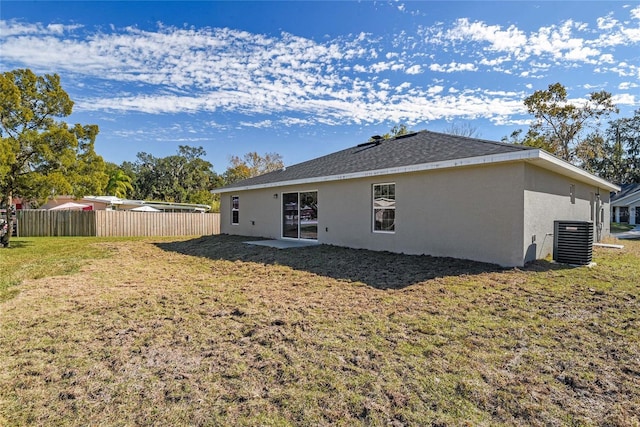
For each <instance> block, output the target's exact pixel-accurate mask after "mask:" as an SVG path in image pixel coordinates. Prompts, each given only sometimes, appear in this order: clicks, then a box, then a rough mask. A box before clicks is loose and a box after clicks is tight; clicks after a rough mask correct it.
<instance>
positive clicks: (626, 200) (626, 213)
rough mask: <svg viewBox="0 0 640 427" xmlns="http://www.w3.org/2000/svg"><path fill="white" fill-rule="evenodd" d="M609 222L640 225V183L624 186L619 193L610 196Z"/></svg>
mask: <svg viewBox="0 0 640 427" xmlns="http://www.w3.org/2000/svg"><path fill="white" fill-rule="evenodd" d="M611 220H612V221H613V222H618V223H625V224H632V225H640V183H636V184H625V185H623V186H622V189H621V190H620V192H619V193H617V194H615V195H613V196H611Z"/></svg>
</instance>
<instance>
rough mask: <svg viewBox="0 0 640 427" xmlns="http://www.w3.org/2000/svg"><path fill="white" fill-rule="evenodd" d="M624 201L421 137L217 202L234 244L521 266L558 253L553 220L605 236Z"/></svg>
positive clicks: (381, 145) (531, 155) (510, 160)
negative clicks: (277, 242) (273, 243)
mask: <svg viewBox="0 0 640 427" xmlns="http://www.w3.org/2000/svg"><path fill="white" fill-rule="evenodd" d="M374 138H375V137H374ZM619 190H620V188H619V187H617V186H616V185H614V184H611V183H609V182H607V181H605V180H603V179H601V178H598V177H596V176H594V175H591V174H589V173H587V172H585V171H583V170H582V169H580V168H577V167H575V166H573V165H571V164H569V163H567V162H564V161H562V160H559V159H558V158H556V157H554V156H552V155H551V154H549V153H547V152H545V151H543V150H540V149H534V148H529V147H524V146H520V145H513V144H506V143H499V142H492V141H484V140H479V139H473V138H466V137H460V136H453V135H448V134H440V133H434V132H429V131H422V132H417V133H411V134H408V135H403V136H400V137H396V138H394V139H389V140H383V139H381V138H379V137H378V139H375V141H372V142H367V143H364V144H359V145H358V146H355V147H351V148H348V149H346V150H342V151H339V152H336V153H333V154H329V155H327V156H324V157H320V158H317V159H313V160H309V161H307V162H304V163H300V164H297V165H293V166H288V167H286V168H283V169H282V170H279V171H275V172H271V173H267V174H265V175H261V176H258V177H254V178H250V179H247V180H243V181H240V182H237V183H234V184H232V185H229V186H227V187H223V188H220V189H216V190H214V193H218V194H220V195H221V207H220V209H221V232H222V233H226V234H237V235H245V236H256V237H258V236H259V237H267V238H276V239H302V240H312V241H317V242H319V243H324V244H331V245H337V246H346V247H351V248H363V249H371V250H380V251H391V252H397V253H407V254H428V255H434V256H449V257H455V258H463V259H471V260H477V261H484V262H490V263H495V264H499V265H503V266H522V265H524V264H525V263H526V262H529V261H533V260H535V259H539V258H544V257H546V256H547V255H549V254H550V253H551V252H552V250H553V230H554V221H555V220H573V221H592V222H594V225H595V229H596V231H597V232H596V233H594V235H596V236H597V237H596V239H600V238H601V237H602V236H606V235H608V234H609V206H608V205H609V194H610V192H612V191H613V192H615V191H619Z"/></svg>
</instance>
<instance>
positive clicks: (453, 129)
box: [444, 122, 480, 138]
mask: <svg viewBox="0 0 640 427" xmlns="http://www.w3.org/2000/svg"><path fill="white" fill-rule="evenodd" d="M444 133H448V134H449V135H457V136H466V137H469V138H479V137H480V132H479V131H478V128H477V127H475V126H473V125H472V124H471V123H469V122H462V123H451V124H450V125H449V126H448V127H447V128H446V129H445V130H444Z"/></svg>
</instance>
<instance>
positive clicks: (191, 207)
mask: <svg viewBox="0 0 640 427" xmlns="http://www.w3.org/2000/svg"><path fill="white" fill-rule="evenodd" d="M61 197H71V196H61ZM80 201H82V202H91V203H104V204H106V205H111V206H119V207H120V208H121V209H128V210H132V208H136V207H141V206H150V207H153V208H154V209H157V210H162V211H166V210H169V211H186V212H191V211H193V212H207V211H209V210H211V206H209V205H203V204H197V203H175V202H154V201H146V200H130V199H121V198H119V197H116V196H85V197H83V198H82V199H80Z"/></svg>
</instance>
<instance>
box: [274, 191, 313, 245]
mask: <svg viewBox="0 0 640 427" xmlns="http://www.w3.org/2000/svg"><path fill="white" fill-rule="evenodd" d="M282 237H289V238H292V239H311V240H317V239H318V192H317V191H306V192H301V193H283V194H282Z"/></svg>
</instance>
